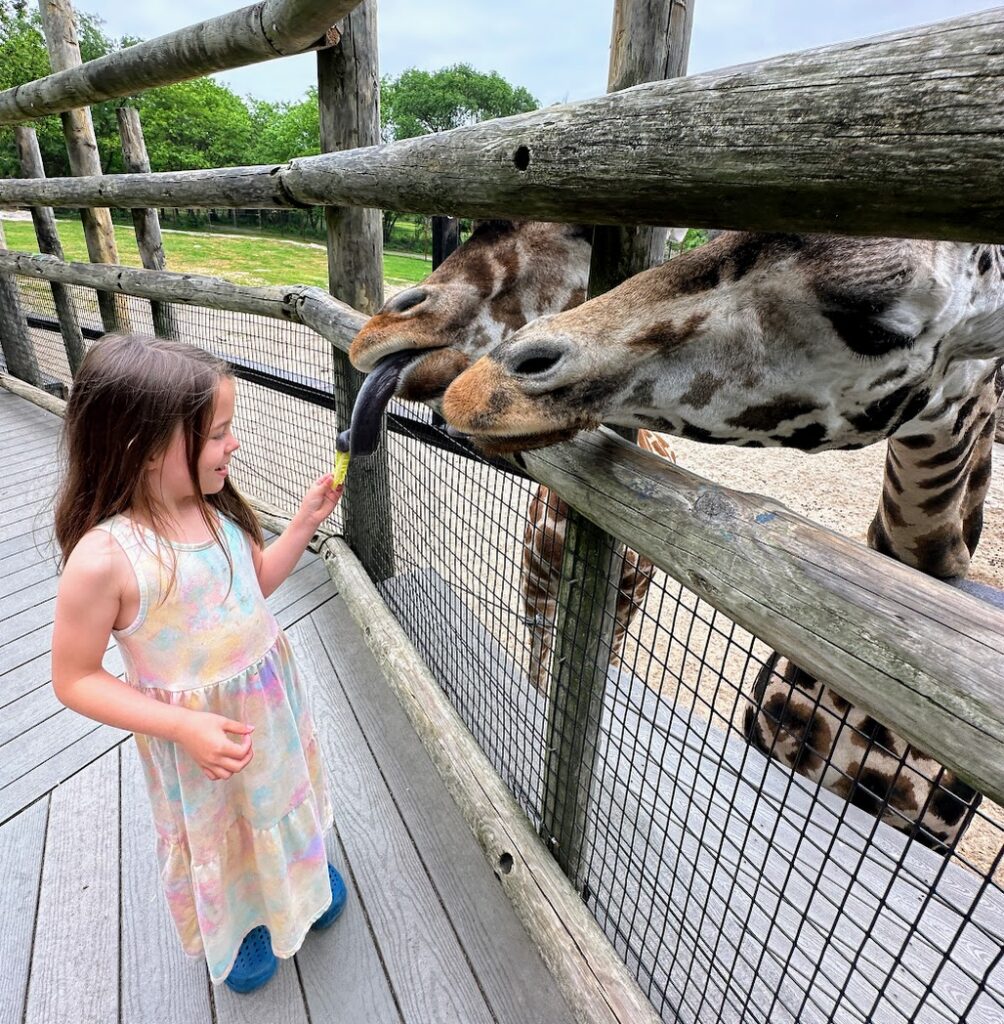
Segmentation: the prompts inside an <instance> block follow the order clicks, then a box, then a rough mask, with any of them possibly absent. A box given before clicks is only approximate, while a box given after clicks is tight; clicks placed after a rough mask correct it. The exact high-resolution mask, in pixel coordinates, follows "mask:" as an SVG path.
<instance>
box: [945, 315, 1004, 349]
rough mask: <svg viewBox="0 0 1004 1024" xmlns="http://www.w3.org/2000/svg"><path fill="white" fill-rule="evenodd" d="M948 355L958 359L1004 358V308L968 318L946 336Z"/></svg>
mask: <svg viewBox="0 0 1004 1024" xmlns="http://www.w3.org/2000/svg"><path fill="white" fill-rule="evenodd" d="M943 344H944V346H945V352H946V355H949V354H950V355H951V356H953V357H954V358H956V359H1001V358H1004V308H1001V309H992V310H989V311H987V312H985V313H977V314H976V315H975V316H971V317H967V318H966V319H965V320H963V321H962V323H960V324H959V325H958V326H956V327H953V328H952V330H950V331H949V332H948V334H946V335H945V338H944V342H943Z"/></svg>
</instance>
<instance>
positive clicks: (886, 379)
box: [871, 366, 907, 391]
mask: <svg viewBox="0 0 1004 1024" xmlns="http://www.w3.org/2000/svg"><path fill="white" fill-rule="evenodd" d="M906 371H907V367H906V366H897V367H895V368H893V369H892V370H889V371H888V372H887V373H883V374H882V376H881V377H877V378H876V379H875V380H873V381H872V385H871V386H872V390H873V391H878V389H879V388H884V387H885V386H886V385H887V384H892V383H893V382H894V381H897V380H899V379H900V378H901V377H904V376H906Z"/></svg>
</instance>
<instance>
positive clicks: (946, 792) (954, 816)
mask: <svg viewBox="0 0 1004 1024" xmlns="http://www.w3.org/2000/svg"><path fill="white" fill-rule="evenodd" d="M980 800H981V797H980V794H979V793H978V792H977V791H976V790H975V789H973V787H972V786H970V785H968V784H967V783H965V782H963V781H962V779H960V778H959V777H958V776H957V775H956V774H955V773H954V772H949V771H946V772H943V773H942V775H941V782H940V784H939V785H938V786H936V787H935V790H934V795H933V796H932V797H931V802H930V804H929V805H928V810H929V812H930V813H931V814H933V815H935V816H936V817H937V818H938V819H940V820H941V821H943V822H944V823H945V824H946V825H948V826H949V827H952V826H954V825H958V823H959V822H960V821H961V820H962V818H963V816H964V815H966V814H968V813H970V812H971V811H972V810H975V809H976V807H978V806H979V804H980Z"/></svg>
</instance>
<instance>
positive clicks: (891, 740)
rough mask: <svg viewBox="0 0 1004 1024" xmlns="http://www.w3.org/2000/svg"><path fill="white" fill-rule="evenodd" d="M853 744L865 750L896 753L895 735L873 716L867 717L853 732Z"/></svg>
mask: <svg viewBox="0 0 1004 1024" xmlns="http://www.w3.org/2000/svg"><path fill="white" fill-rule="evenodd" d="M850 735H851V743H853V744H854V745H855V746H856V747H864V748H865V749H873V748H878V749H880V750H882V751H884V752H886V753H890V754H892V753H895V750H896V737H895V735H894V734H893V733H892V732H891V731H890V730H889V729H888V728H887V727H886V726H884V725H883V724H882V723H881V722H879V721H878V720H877V719H875V718H872V716H871V715H865V717H864V718H863V719H862V721H861V724H860V725H858V727H857V728H856V729H852V730H851V734H850Z"/></svg>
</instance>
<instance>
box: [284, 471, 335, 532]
mask: <svg viewBox="0 0 1004 1024" xmlns="http://www.w3.org/2000/svg"><path fill="white" fill-rule="evenodd" d="M332 479H333V478H332V476H331V474H330V473H325V474H324V476H322V477H319V478H318V479H317V480H315V481H314V483H313V484H312V485H311V487H310V490H309V491H307V493H306V494H305V495H304V498H303V501H302V502H300V511H299V512H297V514H296V518H297V519H299V520H301V521H302V522H304V523H307V524H308V525H309V526H310V528H311V530H316V529H317V527H318V526H320V525H321V523H323V522H324V520H325V519H327V518H328V516H330V515H331V513H332V512H334V510H335V506H336V505H337V504H338V502H339V501H340V500H341V497H342V491H344V490H345V485H344V484H339V485H338V486H337V487H332V486H331V481H332Z"/></svg>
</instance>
